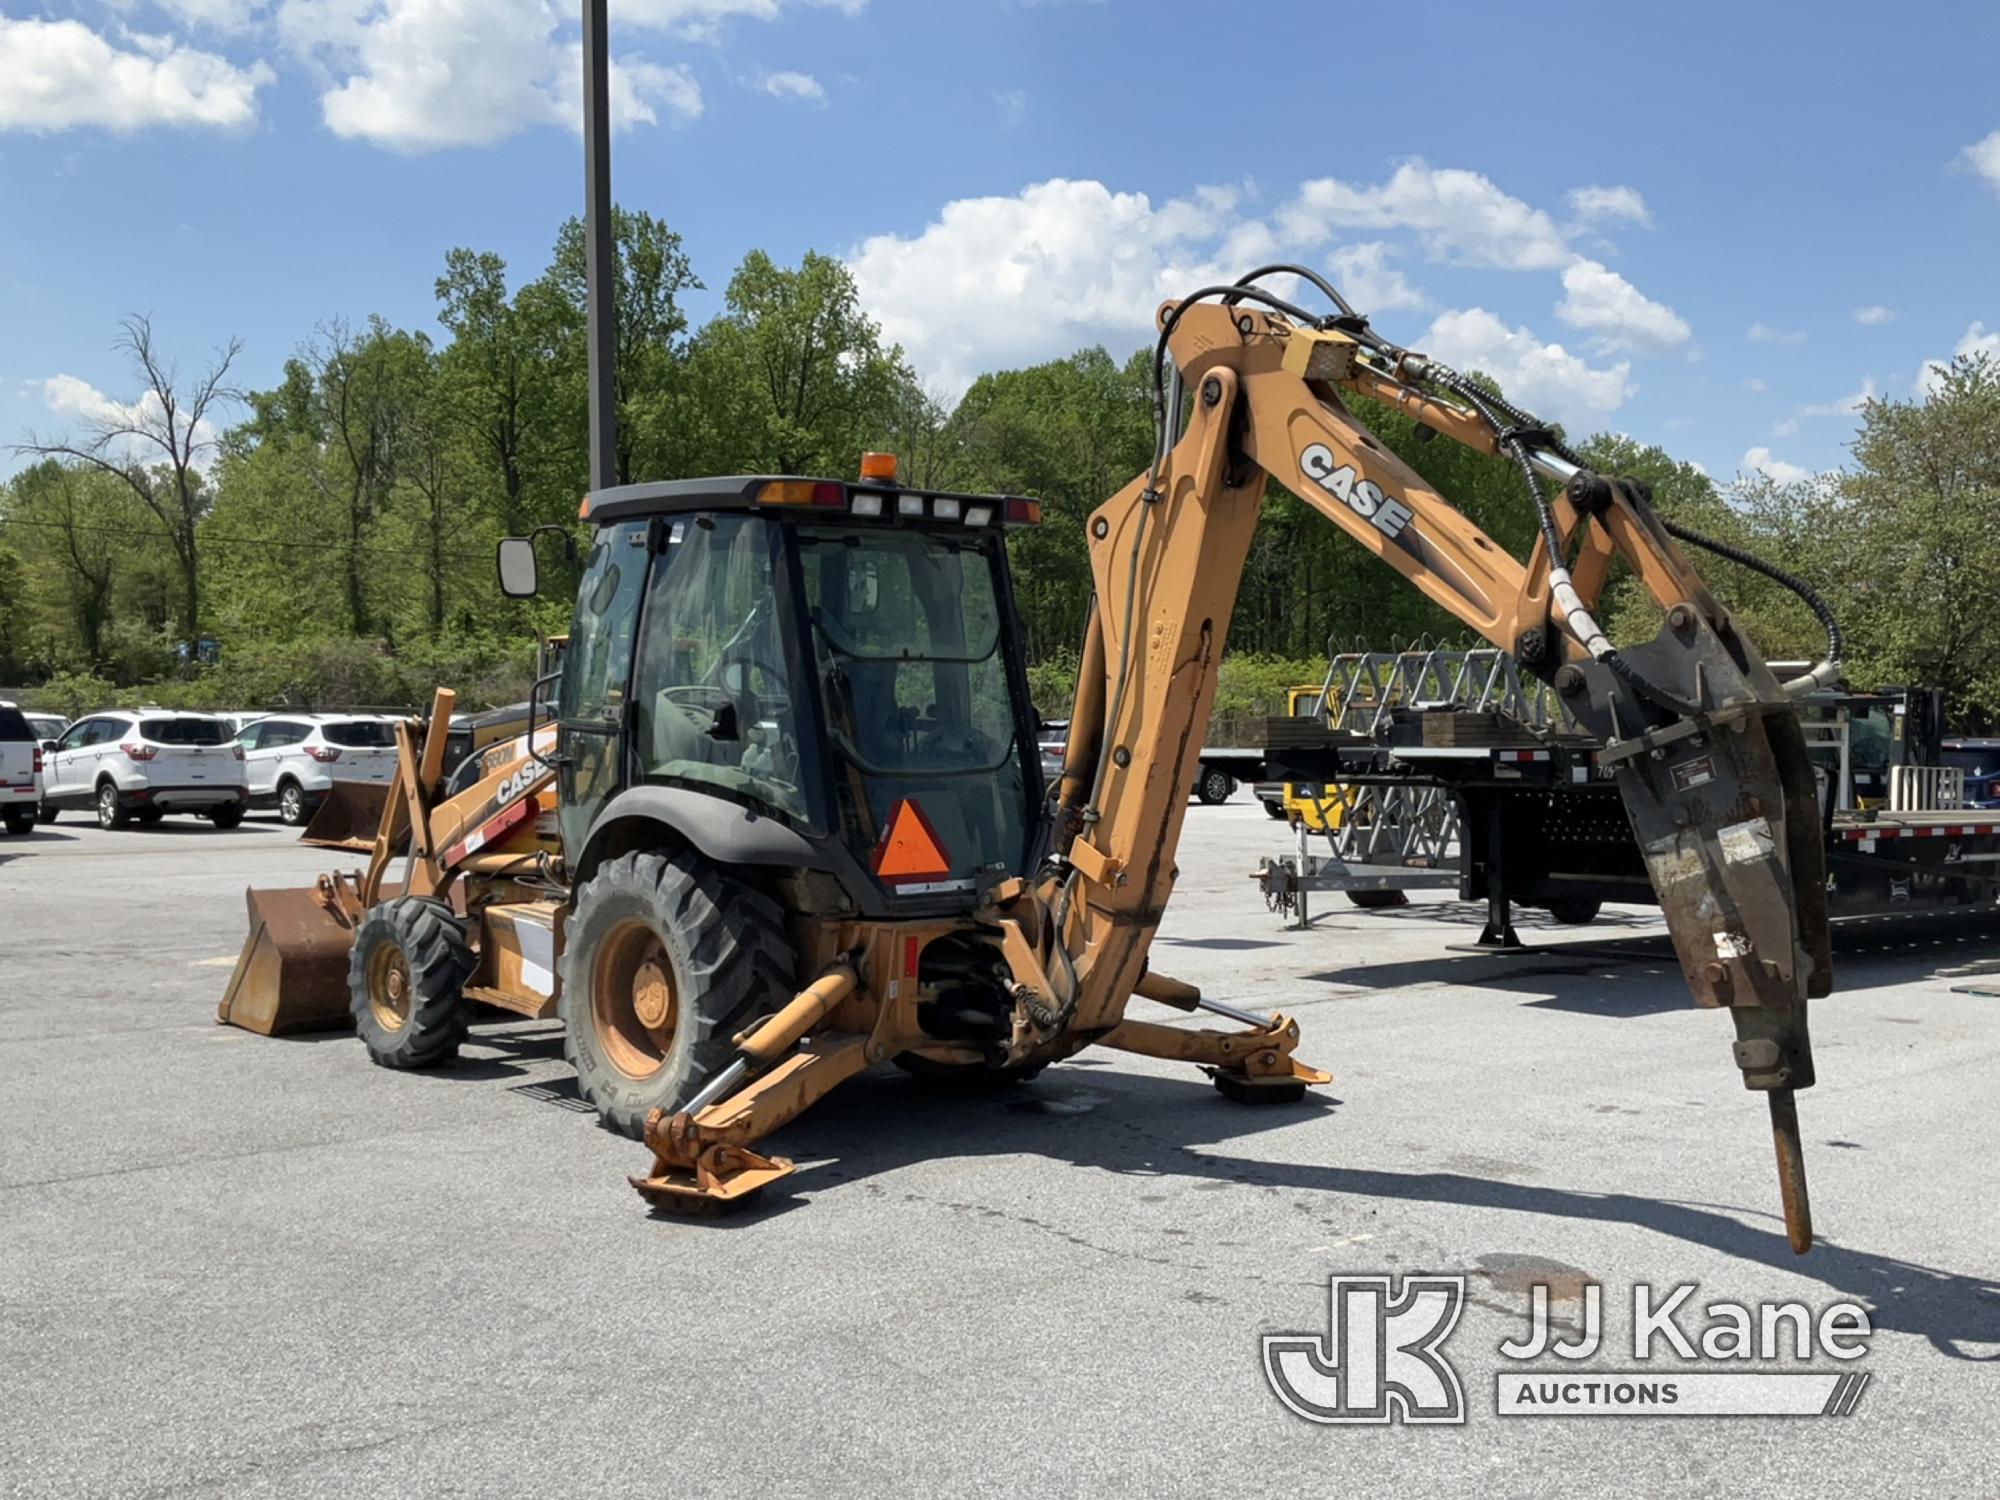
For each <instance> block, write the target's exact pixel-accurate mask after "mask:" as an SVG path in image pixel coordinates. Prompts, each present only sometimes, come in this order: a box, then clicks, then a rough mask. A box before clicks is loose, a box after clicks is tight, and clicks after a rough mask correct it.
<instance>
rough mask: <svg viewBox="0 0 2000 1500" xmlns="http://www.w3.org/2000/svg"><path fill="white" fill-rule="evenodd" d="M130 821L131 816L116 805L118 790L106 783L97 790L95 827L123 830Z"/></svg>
mask: <svg viewBox="0 0 2000 1500" xmlns="http://www.w3.org/2000/svg"><path fill="white" fill-rule="evenodd" d="M131 821H132V815H131V814H130V813H129V812H127V811H126V810H125V809H124V808H122V807H120V806H119V805H118V788H117V786H116V785H114V784H113V783H111V782H109V781H107V782H105V783H104V784H103V785H102V786H100V787H98V789H97V826H98V827H99V828H123V827H124V826H125V825H126V824H127V823H129V822H131Z"/></svg>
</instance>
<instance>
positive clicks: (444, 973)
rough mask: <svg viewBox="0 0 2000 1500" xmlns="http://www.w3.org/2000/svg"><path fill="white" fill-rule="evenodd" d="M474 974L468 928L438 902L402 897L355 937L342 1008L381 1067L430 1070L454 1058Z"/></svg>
mask: <svg viewBox="0 0 2000 1500" xmlns="http://www.w3.org/2000/svg"><path fill="white" fill-rule="evenodd" d="M472 967H473V957H472V945H471V943H470V942H468V941H467V940H466V936H465V928H464V927H463V926H462V925H461V924H460V922H459V920H458V918H457V917H456V916H454V915H453V914H452V911H451V908H450V907H448V906H446V905H445V904H444V903H443V902H441V901H428V900H425V899H423V898H422V897H417V896H404V897H399V898H398V899H396V900H394V901H384V902H382V903H381V904H380V905H379V906H374V907H370V908H369V910H368V913H367V915H365V916H364V917H362V919H361V925H360V926H358V927H356V928H355V929H354V954H353V957H352V958H350V959H349V960H348V968H347V1008H348V1010H349V1011H350V1012H351V1013H352V1014H353V1016H354V1030H355V1034H356V1035H357V1036H359V1037H360V1038H361V1041H362V1045H364V1046H365V1047H367V1049H368V1055H369V1057H370V1058H372V1059H373V1060H374V1062H375V1063H376V1065H377V1066H378V1067H384V1068H430V1067H436V1066H437V1065H438V1064H440V1063H448V1062H450V1061H452V1059H454V1058H455V1057H457V1056H458V1047H459V1043H461V1042H463V1041H464V1040H465V1033H466V1027H467V1017H466V1010H467V1006H466V1000H465V981H466V980H467V979H468V978H470V977H471V975H472Z"/></svg>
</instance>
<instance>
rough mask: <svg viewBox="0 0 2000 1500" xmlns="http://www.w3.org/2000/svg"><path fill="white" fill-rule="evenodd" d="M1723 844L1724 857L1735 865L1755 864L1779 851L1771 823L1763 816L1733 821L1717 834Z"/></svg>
mask: <svg viewBox="0 0 2000 1500" xmlns="http://www.w3.org/2000/svg"><path fill="white" fill-rule="evenodd" d="M1716 839H1717V840H1718V841H1719V842H1720V843H1721V845H1722V857H1723V858H1724V859H1726V860H1728V861H1729V862H1730V863H1731V864H1733V865H1747V864H1754V863H1756V862H1757V861H1758V860H1763V859H1769V858H1770V857H1771V856H1772V855H1773V854H1774V853H1776V852H1777V844H1776V842H1775V841H1774V840H1773V839H1772V837H1771V825H1770V824H1769V823H1766V822H1765V821H1764V820H1763V819H1762V818H1752V819H1750V820H1749V821H1748V822H1747V823H1731V824H1730V825H1729V826H1728V827H1727V828H1725V829H1723V830H1722V831H1721V832H1720V833H1718V834H1717V835H1716Z"/></svg>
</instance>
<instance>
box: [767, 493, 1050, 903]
mask: <svg viewBox="0 0 2000 1500" xmlns="http://www.w3.org/2000/svg"><path fill="white" fill-rule="evenodd" d="M798 544H799V557H800V564H801V568H802V570H803V572H804V576H805V593H806V604H807V609H808V613H809V618H810V620H811V629H812V640H813V655H814V662H815V666H816V668H817V670H818V673H819V676H820V680H821V688H822V692H823V696H824V699H825V703H826V717H827V730H828V737H829V739H830V740H831V742H832V746H833V749H834V751H835V754H836V756H837V758H838V760H839V761H840V762H841V763H842V770H841V771H840V772H839V773H838V774H837V775H836V784H837V788H838V794H839V800H840V803H841V806H842V811H843V815H844V816H843V822H844V823H845V824H846V825H847V827H848V829H849V831H850V838H851V841H852V842H853V843H854V845H855V846H856V849H857V852H859V853H861V854H863V855H864V856H866V855H867V854H868V853H869V852H870V851H871V850H872V849H873V847H874V845H875V843H876V841H877V839H878V838H879V837H880V836H881V835H882V834H883V831H884V829H885V828H886V826H887V822H888V819H889V817H890V815H891V814H892V813H893V812H894V810H895V808H896V805H897V804H898V803H899V802H900V801H902V800H904V799H908V800H910V801H912V802H914V803H915V804H916V805H917V807H918V808H919V810H920V811H921V813H922V815H923V817H924V819H925V821H926V822H927V823H928V825H929V826H930V828H931V830H932V831H933V832H934V834H935V837H936V839H937V842H938V843H939V844H940V845H941V846H942V850H943V853H944V855H945V862H946V863H947V864H948V865H949V874H948V877H947V878H948V879H949V880H951V881H953V882H957V881H963V880H966V879H969V877H970V876H971V874H972V873H973V872H974V871H975V870H978V869H982V868H990V867H993V866H996V865H997V866H1004V867H1006V868H1007V869H1009V870H1010V871H1018V869H1019V868H1020V866H1021V865H1022V863H1023V862H1024V860H1025V857H1026V844H1027V833H1028V827H1027V822H1028V820H1027V811H1028V809H1027V785H1026V772H1025V770H1024V768H1023V764H1022V758H1021V753H1020V743H1019V734H1018V729H1017V721H1016V718H1015V714H1014V703H1013V694H1012V690H1011V684H1010V676H1009V668H1008V662H1007V654H1006V651H1005V649H1004V648H1003V645H1002V642H1003V638H1004V633H1003V631H1002V629H1001V623H1002V622H1001V617H1000V611H1001V607H1002V606H1001V599H1002V595H1001V593H1000V589H999V584H998V579H997V576H996V570H997V564H996V562H995V560H994V559H993V557H992V556H990V555H989V554H988V553H987V552H986V551H985V550H984V548H983V547H982V546H981V545H980V541H979V538H978V536H977V534H969V535H966V536H963V537H960V536H953V535H950V534H937V533H931V532H924V531H917V530H890V529H888V528H882V529H879V530H877V529H873V528H871V529H868V530H866V531H863V530H859V529H844V530H833V529H818V528H813V527H801V528H800V530H799V532H798Z"/></svg>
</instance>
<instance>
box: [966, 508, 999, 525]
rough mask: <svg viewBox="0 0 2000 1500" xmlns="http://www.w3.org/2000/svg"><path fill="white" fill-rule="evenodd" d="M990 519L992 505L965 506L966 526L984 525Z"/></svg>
mask: <svg viewBox="0 0 2000 1500" xmlns="http://www.w3.org/2000/svg"><path fill="white" fill-rule="evenodd" d="M992 519H993V507H992V506H990V505H968V506H966V508H965V524H966V525H968V526H984V525H986V524H987V523H988V522H990V521H991V520H992Z"/></svg>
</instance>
